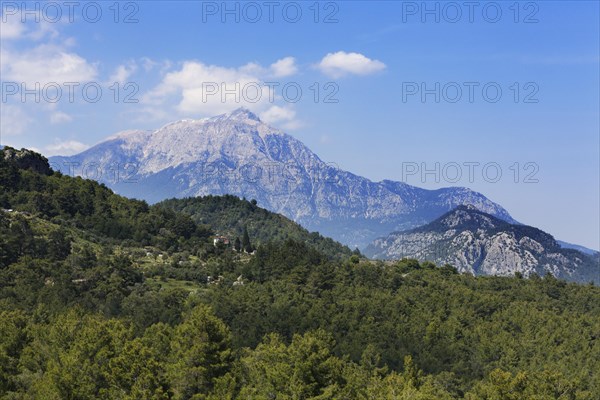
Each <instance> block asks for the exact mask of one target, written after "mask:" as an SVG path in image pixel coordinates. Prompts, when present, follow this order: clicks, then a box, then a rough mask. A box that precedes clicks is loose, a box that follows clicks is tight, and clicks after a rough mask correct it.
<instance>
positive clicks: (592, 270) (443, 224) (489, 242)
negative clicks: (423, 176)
mask: <svg viewBox="0 0 600 400" xmlns="http://www.w3.org/2000/svg"><path fill="white" fill-rule="evenodd" d="M365 252H366V254H367V255H368V256H371V257H373V258H379V259H401V258H415V259H418V260H429V261H432V262H434V263H437V264H440V265H442V264H450V265H452V266H454V267H456V268H457V269H458V270H459V271H460V272H469V273H472V274H475V275H513V274H515V273H517V272H518V273H521V274H523V276H530V275H531V274H533V273H536V274H538V275H545V274H546V273H548V272H549V273H551V274H552V275H554V276H555V277H559V278H563V279H567V280H574V281H580V282H589V281H595V282H598V281H599V276H598V253H596V254H593V255H588V254H584V253H583V252H581V251H578V250H575V249H565V248H562V247H561V246H560V245H559V243H557V241H556V240H554V238H553V237H552V236H551V235H549V234H547V233H545V232H543V231H541V230H539V229H537V228H533V227H531V226H526V225H520V224H510V223H508V222H506V221H503V220H501V219H499V218H496V217H494V216H493V215H490V214H488V213H484V212H481V211H479V210H477V209H476V208H475V207H472V206H459V207H457V208H455V209H454V210H452V211H450V212H448V213H446V214H445V215H443V216H441V217H440V218H438V219H436V220H435V221H433V222H430V223H429V224H426V225H424V226H421V227H418V228H415V229H411V230H406V231H402V232H395V233H392V234H390V235H388V236H386V237H384V238H380V239H377V240H375V241H374V242H373V243H372V244H371V245H369V246H368V247H367V249H366V251H365Z"/></svg>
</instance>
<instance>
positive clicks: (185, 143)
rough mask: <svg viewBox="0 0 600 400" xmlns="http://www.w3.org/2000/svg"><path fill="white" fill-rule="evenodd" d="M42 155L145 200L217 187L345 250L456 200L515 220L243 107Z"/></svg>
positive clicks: (475, 197)
mask: <svg viewBox="0 0 600 400" xmlns="http://www.w3.org/2000/svg"><path fill="white" fill-rule="evenodd" d="M50 161H51V164H52V166H53V168H54V169H59V170H61V171H62V172H63V173H73V174H76V175H83V176H86V177H89V178H92V179H97V180H99V181H101V182H103V183H105V184H106V185H107V186H109V187H110V188H112V189H113V190H115V191H116V192H117V193H119V194H122V195H124V196H127V197H134V198H139V199H144V200H147V201H149V202H151V203H155V202H159V201H161V200H164V199H167V198H172V197H178V198H182V197H196V196H206V195H224V194H232V195H236V196H238V197H246V198H248V199H256V200H257V201H258V204H259V205H261V206H262V207H264V208H266V209H268V210H271V211H273V212H276V213H280V214H283V215H285V216H287V217H288V218H290V219H292V220H294V221H296V222H298V223H300V224H302V225H303V226H304V227H306V228H308V229H309V230H315V231H319V232H321V233H323V234H324V235H326V236H329V237H332V238H334V239H336V240H338V241H340V242H342V243H344V244H347V245H350V246H353V247H354V246H356V247H363V246H366V245H367V244H368V243H370V242H371V241H372V240H373V239H375V238H376V237H379V236H382V235H385V234H387V233H389V232H391V231H394V230H401V229H409V228H413V227H416V226H419V225H422V224H424V223H427V222H430V221H432V220H433V219H435V218H437V217H439V216H440V215H442V214H443V213H445V212H447V211H449V210H451V209H453V208H454V207H456V206H458V205H461V204H471V205H474V206H476V207H477V208H478V209H480V210H482V211H485V212H487V213H490V214H492V215H494V216H496V217H498V218H501V219H503V220H506V221H508V222H515V221H514V220H513V219H512V218H511V216H510V215H509V214H508V212H507V211H506V210H505V209H504V208H502V207H501V206H499V205H498V204H496V203H494V202H492V201H490V200H489V199H487V198H486V197H485V196H483V195H482V194H480V193H477V192H474V191H472V190H470V189H467V188H445V189H440V190H424V189H420V188H418V187H414V186H411V185H408V184H405V183H401V182H392V181H383V182H372V181H370V180H368V179H366V178H363V177H360V176H357V175H354V174H352V173H350V172H347V171H343V170H341V169H339V168H336V167H335V166H332V165H330V164H328V163H326V162H324V161H322V160H321V159H320V158H319V157H318V156H317V155H316V154H315V153H313V152H312V151H311V150H310V149H308V148H307V147H306V146H305V145H304V144H302V143H301V142H300V141H298V140H296V139H295V138H293V137H292V136H290V135H288V134H286V133H284V132H282V131H280V130H278V129H276V128H273V127H271V126H269V125H267V124H265V123H263V122H262V121H261V120H260V119H259V118H258V117H257V116H256V115H254V114H253V113H251V112H250V111H248V110H246V109H238V110H236V111H234V112H232V113H230V114H225V115H220V116H217V117H213V118H205V119H201V120H182V121H177V122H173V123H170V124H167V125H165V126H163V127H162V128H160V129H158V130H156V131H137V130H134V131H126V132H121V133H119V134H117V135H115V136H112V137H110V138H108V140H106V141H104V142H102V143H99V144H98V145H96V146H94V147H92V148H90V149H88V150H86V151H84V152H82V153H80V154H78V155H75V156H71V157H52V158H50Z"/></svg>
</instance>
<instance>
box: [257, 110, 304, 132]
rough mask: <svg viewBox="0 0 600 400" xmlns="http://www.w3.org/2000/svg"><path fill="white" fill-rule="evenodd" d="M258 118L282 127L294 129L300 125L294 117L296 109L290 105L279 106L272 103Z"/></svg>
mask: <svg viewBox="0 0 600 400" xmlns="http://www.w3.org/2000/svg"><path fill="white" fill-rule="evenodd" d="M259 117H260V119H261V120H262V121H264V122H266V123H267V124H270V125H273V126H278V127H280V128H282V129H288V130H294V129H298V128H300V127H301V126H302V123H301V122H300V121H298V120H297V119H296V111H295V110H293V109H292V108H291V107H289V106H288V107H280V106H276V105H273V106H271V107H270V108H269V109H267V110H265V111H263V112H262V113H260V115H259Z"/></svg>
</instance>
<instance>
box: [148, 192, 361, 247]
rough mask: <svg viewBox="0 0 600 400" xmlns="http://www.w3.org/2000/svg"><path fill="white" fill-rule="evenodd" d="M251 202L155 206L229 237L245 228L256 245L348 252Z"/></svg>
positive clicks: (231, 199)
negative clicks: (275, 243) (285, 244)
mask: <svg viewBox="0 0 600 400" xmlns="http://www.w3.org/2000/svg"><path fill="white" fill-rule="evenodd" d="M255 203H256V202H255V201H248V200H246V199H239V198H238V197H235V196H231V195H225V196H206V197H190V198H186V199H171V200H165V201H163V202H161V203H159V204H158V207H160V208H162V209H168V210H172V211H177V212H182V213H184V214H187V215H190V216H191V218H192V220H194V221H195V222H196V223H198V224H201V225H207V226H210V227H211V229H213V230H214V231H215V232H218V233H219V234H223V235H226V236H228V237H229V238H231V240H234V239H235V238H236V237H237V238H240V240H241V239H242V237H243V232H244V229H247V231H248V233H249V235H250V237H252V238H253V241H254V243H255V244H256V245H260V244H264V243H267V242H273V241H285V240H286V239H293V240H295V241H299V242H303V243H307V244H309V245H310V246H311V247H314V248H315V249H317V250H319V251H321V252H323V253H325V254H327V255H330V256H331V257H334V258H339V257H342V256H350V255H351V254H352V253H351V251H350V249H348V248H347V247H346V246H342V245H340V244H339V243H338V242H336V241H334V240H333V239H330V238H326V237H323V236H321V235H320V234H319V233H317V232H313V233H310V232H308V231H307V230H306V229H304V228H303V227H302V226H300V225H298V224H297V223H295V222H293V221H291V220H289V219H288V218H286V217H284V216H283V215H280V214H275V213H273V212H270V211H267V210H265V209H264V208H260V207H258V206H257V205H256V204H255Z"/></svg>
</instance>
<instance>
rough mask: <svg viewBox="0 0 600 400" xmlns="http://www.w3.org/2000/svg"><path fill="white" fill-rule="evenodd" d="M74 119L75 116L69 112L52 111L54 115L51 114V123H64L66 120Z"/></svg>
mask: <svg viewBox="0 0 600 400" xmlns="http://www.w3.org/2000/svg"><path fill="white" fill-rule="evenodd" d="M72 120H73V117H71V116H70V115H69V114H67V113H64V112H62V111H58V112H55V113H52V115H50V123H51V124H53V125H55V124H62V123H64V122H71V121H72Z"/></svg>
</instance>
